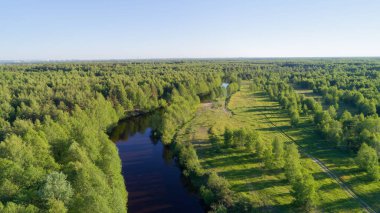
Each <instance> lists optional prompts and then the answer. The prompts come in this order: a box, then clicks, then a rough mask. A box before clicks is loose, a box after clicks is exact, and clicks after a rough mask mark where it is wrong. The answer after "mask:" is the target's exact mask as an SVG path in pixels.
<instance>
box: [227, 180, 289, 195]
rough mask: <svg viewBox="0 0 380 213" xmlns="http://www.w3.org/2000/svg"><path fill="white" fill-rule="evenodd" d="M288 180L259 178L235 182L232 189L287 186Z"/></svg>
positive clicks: (245, 189) (260, 188)
mask: <svg viewBox="0 0 380 213" xmlns="http://www.w3.org/2000/svg"><path fill="white" fill-rule="evenodd" d="M287 185H288V181H287V180H286V179H282V180H278V179H276V180H260V181H253V182H248V183H244V184H237V185H234V186H233V189H234V190H235V191H238V192H249V191H252V190H263V189H266V188H271V187H275V186H287Z"/></svg>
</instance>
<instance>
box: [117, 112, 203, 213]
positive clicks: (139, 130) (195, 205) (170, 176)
mask: <svg viewBox="0 0 380 213" xmlns="http://www.w3.org/2000/svg"><path fill="white" fill-rule="evenodd" d="M160 120H161V119H160V113H159V112H156V113H152V114H147V115H142V116H136V117H131V118H128V119H126V120H125V121H121V122H119V124H118V126H117V127H115V129H114V130H113V131H112V133H111V139H112V140H113V141H114V142H115V143H116V146H117V148H118V151H119V156H120V158H121V161H122V173H123V176H124V181H125V183H126V187H127V191H128V212H131V213H135V212H139V213H145V212H192V213H196V212H204V210H203V208H202V206H201V203H200V200H199V199H198V198H197V197H196V196H195V194H194V193H192V192H190V190H189V186H187V184H186V181H185V180H184V179H183V177H182V176H181V170H180V168H179V167H178V166H177V163H176V162H175V160H174V159H173V155H172V152H171V151H170V150H169V148H167V147H165V146H163V145H162V143H161V142H160V140H159V139H158V138H156V137H154V136H153V135H154V131H153V129H155V128H156V127H157V125H160Z"/></svg>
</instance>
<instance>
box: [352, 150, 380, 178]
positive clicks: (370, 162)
mask: <svg viewBox="0 0 380 213" xmlns="http://www.w3.org/2000/svg"><path fill="white" fill-rule="evenodd" d="M356 162H357V164H358V166H359V167H360V168H361V169H363V170H366V171H367V172H368V174H369V176H370V177H371V178H372V179H373V180H376V181H377V180H379V179H380V172H379V159H378V156H377V154H376V150H375V149H373V148H372V147H370V146H368V145H367V144H366V143H363V144H362V145H361V147H360V150H359V152H358V155H357V157H356Z"/></svg>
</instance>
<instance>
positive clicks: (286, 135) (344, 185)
mask: <svg viewBox="0 0 380 213" xmlns="http://www.w3.org/2000/svg"><path fill="white" fill-rule="evenodd" d="M264 116H265V118H266V119H267V120H268V122H269V123H270V124H271V125H272V126H273V127H275V128H277V129H278V130H279V132H280V133H281V134H282V135H284V136H285V137H286V138H288V139H289V140H290V141H292V142H293V143H295V144H296V145H297V146H298V147H299V150H300V152H301V153H302V154H304V155H305V156H307V157H309V158H310V159H312V160H313V161H314V162H315V163H317V164H318V165H319V166H320V167H321V169H322V170H323V171H324V172H325V173H326V174H327V175H328V176H329V177H330V178H332V179H334V180H335V181H336V182H337V183H338V184H339V186H340V187H341V188H342V189H343V190H344V191H346V193H347V194H348V195H349V196H351V197H352V198H354V199H355V200H357V201H358V202H359V203H360V204H361V205H362V207H363V208H364V209H365V210H366V212H370V213H376V211H375V210H373V209H372V208H371V207H370V206H369V205H368V204H367V203H366V202H365V201H364V200H362V199H361V198H360V197H359V196H358V195H357V194H355V192H353V191H352V190H351V188H350V187H349V186H348V185H346V184H345V183H344V182H343V181H342V180H341V179H340V178H339V177H338V176H336V175H335V174H334V172H332V171H331V170H330V169H329V168H328V167H327V166H326V165H325V164H324V163H323V162H322V161H320V160H319V159H318V158H315V157H314V156H312V155H310V154H308V153H306V152H305V150H303V148H302V147H301V146H300V145H299V144H298V143H297V142H296V141H295V140H294V139H293V138H292V137H290V136H289V135H288V134H286V132H284V131H283V130H282V129H281V128H280V127H278V126H277V125H276V124H274V123H273V122H272V121H271V120H270V118H269V117H268V116H267V115H266V114H265V113H264Z"/></svg>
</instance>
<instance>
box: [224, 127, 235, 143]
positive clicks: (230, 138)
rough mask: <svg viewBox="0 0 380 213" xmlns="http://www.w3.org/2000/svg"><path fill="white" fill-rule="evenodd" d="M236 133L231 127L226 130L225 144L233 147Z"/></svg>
mask: <svg viewBox="0 0 380 213" xmlns="http://www.w3.org/2000/svg"><path fill="white" fill-rule="evenodd" d="M233 137H234V134H233V131H231V130H230V129H229V128H226V129H225V130H224V145H225V146H226V147H232V146H233V145H234V138H233Z"/></svg>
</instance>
